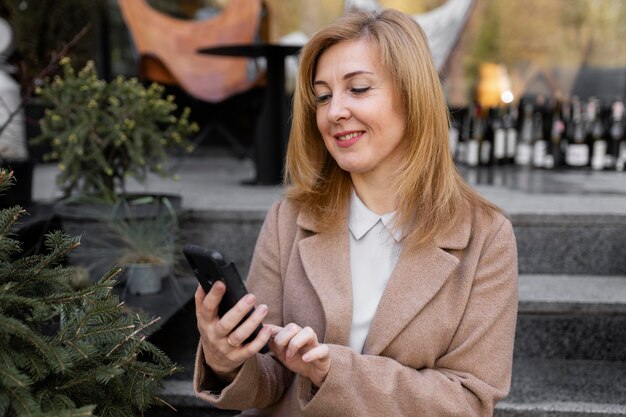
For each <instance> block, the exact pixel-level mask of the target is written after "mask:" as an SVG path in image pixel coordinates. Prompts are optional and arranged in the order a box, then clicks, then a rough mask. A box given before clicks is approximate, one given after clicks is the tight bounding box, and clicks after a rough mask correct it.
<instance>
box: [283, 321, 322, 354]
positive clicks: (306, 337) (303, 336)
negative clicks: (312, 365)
mask: <svg viewBox="0 0 626 417" xmlns="http://www.w3.org/2000/svg"><path fill="white" fill-rule="evenodd" d="M317 345H318V341H317V335H316V334H315V332H314V331H313V329H311V328H310V327H305V328H304V329H302V330H300V331H299V332H298V333H297V334H296V335H295V336H294V337H293V338H291V340H290V341H289V346H287V352H286V353H285V356H286V357H287V358H291V357H293V356H294V355H295V354H296V353H297V352H300V351H301V350H303V349H304V351H303V352H302V353H306V352H307V351H308V350H310V349H311V348H313V347H315V346H317ZM307 348H308V349H307Z"/></svg>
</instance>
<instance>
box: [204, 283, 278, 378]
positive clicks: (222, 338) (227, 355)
mask: <svg viewBox="0 0 626 417" xmlns="http://www.w3.org/2000/svg"><path fill="white" fill-rule="evenodd" d="M225 292H226V286H225V285H224V283H223V282H221V281H217V282H216V283H215V284H214V285H213V287H212V288H211V290H210V291H209V293H208V294H205V292H204V290H203V289H202V287H201V286H198V289H197V290H196V294H195V302H196V319H197V322H198V331H199V332H200V342H201V343H202V351H203V352H204V360H205V362H206V364H207V365H208V366H209V367H211V369H212V370H213V372H215V374H216V375H217V376H219V377H220V378H222V379H223V380H225V381H227V382H230V381H232V380H233V379H234V378H235V376H236V375H237V371H238V370H239V368H240V367H241V365H242V364H243V363H244V362H245V361H246V360H247V359H248V358H250V357H251V356H253V355H255V354H256V353H257V352H258V351H260V350H261V349H262V348H263V346H265V344H266V343H267V342H268V340H269V338H270V336H271V330H270V327H269V326H263V330H261V331H260V332H259V334H258V335H257V337H256V338H255V339H254V340H253V341H252V342H250V343H247V344H245V345H242V342H243V341H244V340H246V339H247V338H248V337H249V336H250V335H251V334H252V332H253V331H254V330H255V329H256V328H257V327H258V325H259V324H261V322H262V321H263V319H264V318H265V316H266V315H267V306H266V305H264V304H261V305H260V306H258V307H257V308H256V309H255V311H254V313H253V314H252V315H251V316H250V317H248V319H247V320H246V321H245V322H243V323H242V324H241V325H240V326H239V327H237V328H236V329H235V327H236V326H237V324H239V322H240V321H241V320H242V319H243V317H244V316H245V315H246V314H247V313H248V311H250V309H251V308H252V307H254V304H255V302H256V298H255V296H254V295H253V294H247V295H246V296H245V297H243V298H242V299H241V300H239V302H237V304H235V306H234V307H233V308H232V309H230V310H229V311H228V312H227V313H226V314H224V316H223V317H221V318H220V317H219V316H218V314H217V312H218V306H219V303H220V301H221V299H222V297H223V296H224V293H225Z"/></svg>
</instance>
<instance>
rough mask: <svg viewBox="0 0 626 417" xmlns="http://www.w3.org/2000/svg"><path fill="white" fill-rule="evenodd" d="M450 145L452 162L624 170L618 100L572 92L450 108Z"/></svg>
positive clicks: (624, 145) (622, 124) (621, 112)
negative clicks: (497, 104) (568, 96)
mask: <svg viewBox="0 0 626 417" xmlns="http://www.w3.org/2000/svg"><path fill="white" fill-rule="evenodd" d="M450 114H451V128H450V149H451V151H452V154H453V156H454V158H455V161H456V162H457V163H458V164H461V165H465V166H470V167H475V166H486V165H507V164H515V165H519V166H526V167H533V168H538V169H555V168H572V169H574V168H575V169H589V170H597V171H601V170H614V171H624V168H625V167H626V139H625V137H624V131H625V122H626V118H625V117H624V116H625V115H624V101H623V100H621V99H616V100H614V101H613V102H612V103H604V102H601V101H600V100H598V99H595V98H590V99H588V100H580V99H579V98H577V97H572V98H571V99H564V100H557V99H552V100H543V99H542V98H541V97H540V98H539V99H535V100H521V101H520V103H519V104H518V105H515V106H512V105H511V106H504V107H496V108H482V107H481V106H480V105H478V104H473V105H472V106H470V107H468V108H460V109H451V110H450Z"/></svg>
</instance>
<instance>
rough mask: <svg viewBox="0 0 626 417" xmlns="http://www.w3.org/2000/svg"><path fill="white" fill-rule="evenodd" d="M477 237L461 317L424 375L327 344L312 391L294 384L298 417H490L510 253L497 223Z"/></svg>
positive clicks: (512, 315)
mask: <svg viewBox="0 0 626 417" xmlns="http://www.w3.org/2000/svg"><path fill="white" fill-rule="evenodd" d="M500 219H501V220H502V221H501V222H500V224H496V225H495V226H494V227H493V231H492V232H491V233H490V236H487V237H486V238H485V241H484V244H483V247H482V249H481V250H480V256H479V259H478V262H477V265H476V269H475V275H474V278H473V283H472V286H471V290H470V294H469V298H468V301H467V305H466V309H465V313H464V315H463V317H462V319H461V322H460V324H459V327H458V328H457V331H456V333H455V335H454V337H453V339H452V341H451V343H450V345H449V348H448V349H447V351H446V353H445V354H444V355H443V356H441V357H439V358H438V359H437V360H436V362H435V364H434V366H433V367H432V368H425V369H412V368H409V367H406V366H403V365H402V364H400V363H399V362H397V361H396V360H394V359H392V358H389V357H384V356H371V355H369V356H368V355H363V354H358V353H356V352H354V351H352V350H351V349H349V348H348V347H345V346H338V345H331V346H330V351H331V367H330V371H329V373H328V376H327V378H326V380H325V381H324V383H323V384H322V386H321V387H320V388H319V390H318V391H317V392H316V393H315V394H314V395H312V394H311V382H310V380H307V379H306V378H301V377H299V376H298V377H296V383H297V384H298V387H297V392H298V395H299V405H300V407H301V410H302V415H304V416H319V415H333V416H348V415H358V416H382V415H393V416H415V415H427V416H491V415H492V414H493V408H494V405H495V403H496V401H497V400H499V399H501V398H503V397H504V396H506V394H507V393H508V390H509V385H510V379H511V368H512V356H513V340H514V335H515V323H516V317H517V249H516V243H515V237H514V234H513V228H512V226H511V223H510V222H509V221H508V220H507V219H504V218H503V217H500Z"/></svg>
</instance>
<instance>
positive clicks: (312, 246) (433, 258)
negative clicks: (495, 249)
mask: <svg viewBox="0 0 626 417" xmlns="http://www.w3.org/2000/svg"><path fill="white" fill-rule="evenodd" d="M342 217H343V218H342V219H341V222H340V223H339V224H343V225H344V226H343V227H337V228H334V229H333V230H330V231H324V232H320V231H319V230H318V228H317V226H316V224H315V220H314V219H313V218H312V216H310V215H309V214H308V213H306V212H305V211H301V212H300V214H299V215H298V219H297V224H298V226H299V227H301V228H302V229H304V230H308V231H311V232H313V234H312V235H311V236H310V237H306V238H304V239H302V240H300V241H299V243H298V248H299V251H300V257H301V260H302V264H303V266H304V270H305V272H306V275H307V278H308V279H309V281H310V282H311V285H312V286H313V288H314V289H315V291H316V293H317V295H318V297H319V299H320V302H321V305H322V309H323V314H324V320H325V323H326V334H325V335H324V341H325V342H326V343H335V344H343V345H347V344H348V340H349V334H350V325H351V323H352V279H351V273H350V255H349V248H350V244H349V236H348V233H349V232H348V227H347V217H348V213H347V211H346V213H344V215H343V216H342ZM470 230H471V222H470V218H469V215H466V216H462V218H460V219H459V220H458V221H457V222H456V223H455V225H454V226H453V227H451V228H450V230H449V231H448V232H447V233H442V234H440V235H438V236H436V237H435V239H434V240H433V242H432V243H431V244H427V245H423V246H422V247H420V248H419V249H417V250H415V251H412V252H411V253H408V252H406V251H402V252H401V253H400V257H399V259H398V262H397V264H396V267H395V269H394V271H393V273H392V274H391V277H390V278H389V283H388V284H387V287H386V288H385V291H384V292H383V295H382V297H381V299H380V302H379V304H378V308H377V310H376V314H375V315H374V318H373V321H372V325H371V327H370V331H369V334H368V337H367V340H366V342H365V346H364V348H363V352H364V353H367V354H372V355H378V354H380V353H381V352H383V351H384V349H385V348H386V347H387V346H388V345H389V343H391V341H392V340H393V339H394V338H395V337H396V336H397V335H398V333H400V332H401V331H402V330H403V329H404V328H405V327H406V326H407V325H408V324H409V323H410V321H411V320H412V319H413V318H414V317H415V315H416V314H417V313H419V312H420V311H421V310H422V308H424V306H425V305H426V304H427V303H428V302H429V301H430V300H431V299H432V298H433V297H434V296H435V294H437V292H438V291H439V289H440V288H441V287H442V286H443V285H444V283H445V282H446V281H447V279H448V277H449V276H450V275H451V274H452V273H453V272H454V271H455V270H456V269H457V268H458V265H459V260H458V258H457V257H455V256H454V255H452V254H450V253H448V251H446V250H445V249H463V248H465V247H466V246H467V244H468V242H469V236H470Z"/></svg>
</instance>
